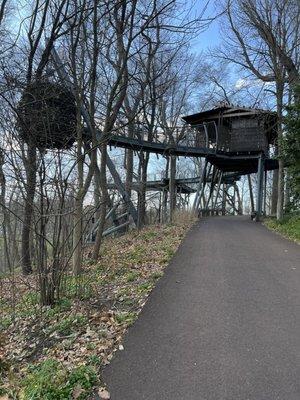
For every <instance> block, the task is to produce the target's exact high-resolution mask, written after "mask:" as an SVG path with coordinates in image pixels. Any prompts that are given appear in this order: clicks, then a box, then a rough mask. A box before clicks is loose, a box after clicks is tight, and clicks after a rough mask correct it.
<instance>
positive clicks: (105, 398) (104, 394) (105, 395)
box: [98, 388, 110, 400]
mask: <svg viewBox="0 0 300 400" xmlns="http://www.w3.org/2000/svg"><path fill="white" fill-rule="evenodd" d="M98 395H99V397H100V399H103V400H109V399H110V393H109V392H108V391H107V390H106V389H105V388H100V389H99V390H98Z"/></svg>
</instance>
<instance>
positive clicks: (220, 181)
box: [213, 171, 223, 210]
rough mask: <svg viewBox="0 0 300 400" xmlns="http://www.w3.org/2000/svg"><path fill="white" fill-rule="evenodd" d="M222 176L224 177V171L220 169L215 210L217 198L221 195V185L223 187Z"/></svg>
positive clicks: (215, 203)
mask: <svg viewBox="0 0 300 400" xmlns="http://www.w3.org/2000/svg"><path fill="white" fill-rule="evenodd" d="M222 178H223V171H220V177H219V181H218V186H217V193H216V198H215V201H214V205H213V209H214V210H215V208H216V206H217V200H218V196H219V192H220V187H221V183H222Z"/></svg>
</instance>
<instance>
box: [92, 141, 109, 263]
mask: <svg viewBox="0 0 300 400" xmlns="http://www.w3.org/2000/svg"><path fill="white" fill-rule="evenodd" d="M106 159H107V148H106V143H103V144H102V145H101V165H100V175H99V183H100V188H101V195H102V196H101V206H100V216H99V224H98V229H97V234H96V240H95V245H94V250H93V259H94V260H97V259H98V257H99V253H100V247H101V244H102V235H103V231H104V227H105V217H106V207H107V201H108V193H107V179H106ZM96 169H98V168H96ZM96 173H97V172H96Z"/></svg>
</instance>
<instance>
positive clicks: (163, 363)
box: [104, 217, 300, 400]
mask: <svg viewBox="0 0 300 400" xmlns="http://www.w3.org/2000/svg"><path fill="white" fill-rule="evenodd" d="M124 347H125V350H124V351H119V352H117V354H116V356H115V358H114V359H113V361H112V363H111V364H110V365H109V366H108V367H107V368H106V369H105V371H104V379H105V381H106V382H107V384H108V386H109V390H110V392H111V400H144V399H145V400H300V246H299V245H297V244H295V243H292V242H290V241H288V240H285V239H283V238H281V237H280V236H279V235H277V234H275V233H272V232H270V231H268V230H267V229H266V228H265V227H264V226H262V225H261V224H259V223H254V222H251V221H250V219H247V218H245V217H211V218H207V219H202V220H200V221H199V222H198V223H197V224H196V225H195V226H194V227H193V228H192V229H191V230H190V232H189V233H188V235H187V237H186V239H185V240H184V241H183V243H182V245H181V246H180V248H179V250H178V252H177V253H176V255H175V257H174V258H173V260H172V262H171V264H170V265H169V266H168V267H167V269H166V273H165V275H164V277H163V278H162V279H161V280H160V281H159V283H158V285H157V286H156V288H155V289H154V291H153V292H152V294H151V296H150V299H149V301H148V302H147V304H146V305H145V307H144V309H143V311H142V313H141V315H140V318H139V319H138V321H137V322H136V323H135V324H134V326H133V327H132V328H131V329H130V330H129V332H128V334H127V336H126V338H125V342H124Z"/></svg>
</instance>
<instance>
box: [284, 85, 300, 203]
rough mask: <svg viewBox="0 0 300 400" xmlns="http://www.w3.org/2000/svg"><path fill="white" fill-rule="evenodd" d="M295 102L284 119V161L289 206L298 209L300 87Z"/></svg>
mask: <svg viewBox="0 0 300 400" xmlns="http://www.w3.org/2000/svg"><path fill="white" fill-rule="evenodd" d="M294 90H295V95H294V101H293V103H292V104H291V105H289V106H288V107H287V115H286V117H285V119H284V124H285V135H284V137H283V139H282V152H283V159H284V161H285V162H286V164H287V170H288V180H289V182H288V190H289V191H290V193H289V202H288V203H289V204H287V207H289V208H293V209H297V208H299V205H300V86H296V87H295V88H294Z"/></svg>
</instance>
